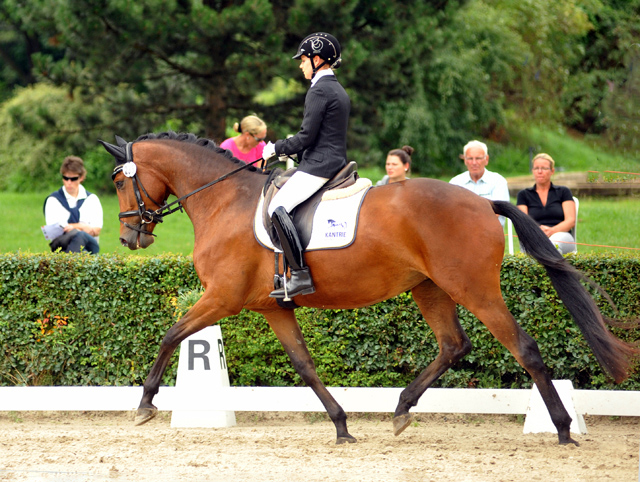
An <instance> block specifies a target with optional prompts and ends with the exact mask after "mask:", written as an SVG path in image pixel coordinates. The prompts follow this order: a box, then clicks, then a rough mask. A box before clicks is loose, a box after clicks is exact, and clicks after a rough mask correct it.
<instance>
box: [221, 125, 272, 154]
mask: <svg viewBox="0 0 640 482" xmlns="http://www.w3.org/2000/svg"><path fill="white" fill-rule="evenodd" d="M233 130H234V131H236V132H238V133H239V135H237V136H235V137H230V138H228V139H225V140H224V141H223V142H222V144H220V147H222V148H223V149H229V150H230V151H231V152H232V153H233V156H234V157H237V158H238V159H240V160H241V161H244V162H245V163H247V164H248V163H250V162H253V161H256V160H258V159H261V158H262V151H263V150H264V146H265V145H266V144H265V143H264V140H265V139H266V138H267V124H265V123H264V121H263V120H262V119H260V118H259V117H257V116H255V115H248V116H247V117H245V118H244V119H242V120H241V121H240V122H239V123H238V122H236V123H235V124H234V125H233Z"/></svg>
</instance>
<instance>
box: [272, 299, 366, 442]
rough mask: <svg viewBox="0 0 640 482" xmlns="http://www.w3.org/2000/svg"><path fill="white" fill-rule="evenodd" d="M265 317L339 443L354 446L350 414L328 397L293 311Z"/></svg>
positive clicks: (273, 313)
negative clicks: (327, 415) (317, 402)
mask: <svg viewBox="0 0 640 482" xmlns="http://www.w3.org/2000/svg"><path fill="white" fill-rule="evenodd" d="M263 314H264V316H265V318H266V319H267V321H268V322H269V326H271V329H272V330H273V331H274V333H275V334H276V336H277V337H278V339H279V340H280V343H282V346H283V347H284V349H285V351H286V352H287V355H289V358H291V362H292V363H293V367H294V368H295V369H296V372H298V374H299V375H300V376H301V377H302V380H303V381H304V382H305V383H306V384H307V385H308V386H310V387H311V389H312V390H313V391H314V392H315V394H316V395H317V396H318V398H319V399H320V401H321V402H322V404H323V405H324V407H325V409H326V410H327V413H328V414H329V417H331V420H332V421H333V424H334V425H335V427H336V431H337V439H336V443H337V444H342V443H345V442H348V443H353V442H355V441H356V439H355V438H354V437H352V436H351V435H349V432H348V431H347V414H346V413H344V410H343V409H342V407H341V406H340V405H339V404H338V402H336V400H335V399H334V398H333V396H332V395H331V394H330V393H329V391H328V390H327V388H326V387H325V386H324V384H323V383H322V382H321V381H320V378H319V377H318V374H317V373H316V367H315V364H314V363H313V360H312V359H311V355H310V354H309V350H308V349H307V345H306V343H305V341H304V338H303V336H302V331H301V330H300V326H299V325H298V322H297V320H296V317H295V314H294V312H293V310H278V311H272V312H268V313H263Z"/></svg>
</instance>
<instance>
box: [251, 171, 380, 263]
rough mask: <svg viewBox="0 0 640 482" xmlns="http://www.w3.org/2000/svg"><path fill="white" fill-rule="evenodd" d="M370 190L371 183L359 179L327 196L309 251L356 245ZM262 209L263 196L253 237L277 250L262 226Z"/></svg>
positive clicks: (316, 217)
mask: <svg viewBox="0 0 640 482" xmlns="http://www.w3.org/2000/svg"><path fill="white" fill-rule="evenodd" d="M370 187H371V181H370V180H369V179H365V178H359V179H358V180H357V181H356V184H354V185H353V186H350V187H347V188H344V189H336V190H332V191H327V192H326V193H324V194H323V195H322V201H321V202H320V204H319V205H318V208H317V209H316V212H315V214H314V216H313V227H312V231H311V239H310V240H309V246H307V248H306V251H313V250H319V249H338V248H346V247H347V246H349V245H350V244H351V243H353V241H354V239H355V238H356V229H357V227H358V211H359V210H360V205H361V204H362V201H363V200H364V196H365V195H366V194H367V192H368V191H369V188H370ZM341 191H344V192H342V193H341ZM263 205H264V196H260V201H258V206H257V208H256V213H255V216H254V220H253V233H254V234H255V237H256V240H257V241H258V243H260V244H261V245H262V246H264V247H265V248H268V249H271V250H275V246H274V245H273V243H272V242H271V238H270V237H269V234H268V233H267V230H266V229H265V227H264V224H263V223H262V206H263Z"/></svg>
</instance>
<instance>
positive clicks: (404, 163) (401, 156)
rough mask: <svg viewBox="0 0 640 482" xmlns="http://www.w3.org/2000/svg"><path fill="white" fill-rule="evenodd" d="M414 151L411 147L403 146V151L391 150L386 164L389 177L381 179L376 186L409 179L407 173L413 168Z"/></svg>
mask: <svg viewBox="0 0 640 482" xmlns="http://www.w3.org/2000/svg"><path fill="white" fill-rule="evenodd" d="M413 151H414V149H413V147H411V146H402V149H391V150H390V151H389V153H388V154H387V162H386V164H385V169H386V171H387V175H386V176H384V177H383V178H382V179H380V180H379V181H378V182H377V183H376V186H384V185H385V184H391V183H394V182H400V181H405V180H406V179H409V178H408V177H407V173H408V172H409V169H410V168H411V154H413Z"/></svg>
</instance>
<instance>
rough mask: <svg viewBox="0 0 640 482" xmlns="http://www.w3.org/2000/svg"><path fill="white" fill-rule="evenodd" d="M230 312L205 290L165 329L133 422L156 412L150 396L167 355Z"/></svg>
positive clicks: (169, 356) (166, 361)
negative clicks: (180, 316) (182, 314)
mask: <svg viewBox="0 0 640 482" xmlns="http://www.w3.org/2000/svg"><path fill="white" fill-rule="evenodd" d="M234 314H236V313H234V312H231V311H229V310H228V309H224V308H222V307H220V306H219V304H217V303H216V302H215V300H214V299H213V296H207V292H205V293H204V295H202V298H200V300H198V302H197V303H196V304H195V305H193V307H192V308H191V309H190V310H189V311H188V312H187V313H186V314H185V315H184V316H183V317H182V318H181V319H180V320H179V321H178V322H177V323H176V324H175V325H173V326H172V327H171V328H170V329H169V331H167V334H166V335H165V336H164V338H163V339H162V343H161V344H160V351H159V353H158V356H157V357H156V361H155V362H154V364H153V366H152V367H151V371H150V372H149V375H147V379H146V380H145V382H144V390H143V392H142V400H141V401H140V405H139V407H138V411H137V413H136V418H135V424H136V425H142V424H143V423H145V422H148V421H149V420H151V419H152V418H153V417H155V416H156V414H157V413H158V409H157V408H156V407H155V406H154V405H153V397H154V396H155V395H156V394H157V393H158V390H159V388H160V382H161V380H162V376H163V375H164V372H165V370H166V369H167V365H168V364H169V360H170V359H171V355H173V352H174V351H175V350H176V348H177V347H178V345H180V343H181V342H182V340H184V339H185V338H187V337H188V336H190V335H193V334H194V333H197V332H198V331H200V330H202V329H203V328H206V327H207V326H210V325H212V324H214V323H215V322H217V321H218V320H220V319H222V318H225V317H227V316H231V315H234Z"/></svg>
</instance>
